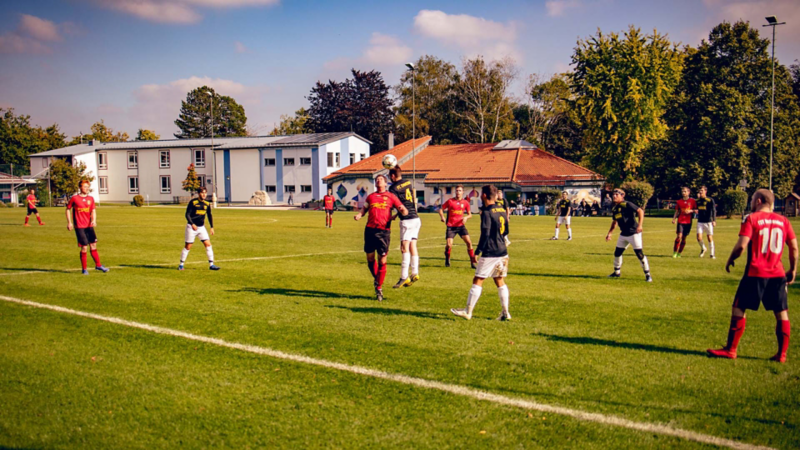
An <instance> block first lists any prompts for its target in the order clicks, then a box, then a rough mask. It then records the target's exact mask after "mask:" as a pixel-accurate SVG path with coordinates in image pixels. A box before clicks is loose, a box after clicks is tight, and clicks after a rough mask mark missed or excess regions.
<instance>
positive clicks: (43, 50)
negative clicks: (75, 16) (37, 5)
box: [0, 14, 82, 55]
mask: <svg viewBox="0 0 800 450" xmlns="http://www.w3.org/2000/svg"><path fill="white" fill-rule="evenodd" d="M81 30H82V28H81V27H80V26H78V25H77V24H75V23H73V22H64V23H62V24H60V25H58V24H56V23H55V22H53V21H51V20H47V19H42V18H41V17H36V16H32V15H30V14H20V20H19V25H17V29H16V30H14V31H7V32H5V33H3V34H0V53H19V54H30V55H49V54H51V53H53V49H52V48H50V46H49V45H50V44H52V43H55V42H60V41H63V40H64V38H63V36H62V34H61V33H62V32H63V33H65V34H69V35H75V34H80V33H81Z"/></svg>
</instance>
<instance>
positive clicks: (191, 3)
mask: <svg viewBox="0 0 800 450" xmlns="http://www.w3.org/2000/svg"><path fill="white" fill-rule="evenodd" d="M94 1H95V3H97V4H98V5H100V6H102V7H104V8H109V9H114V10H117V11H121V12H124V13H127V14H130V15H132V16H135V17H138V18H140V19H144V20H149V21H151V22H158V23H174V24H193V23H198V22H200V21H201V20H202V19H203V16H202V15H201V14H200V12H198V9H199V8H217V9H223V8H243V7H258V6H273V5H277V4H278V3H280V0H94Z"/></svg>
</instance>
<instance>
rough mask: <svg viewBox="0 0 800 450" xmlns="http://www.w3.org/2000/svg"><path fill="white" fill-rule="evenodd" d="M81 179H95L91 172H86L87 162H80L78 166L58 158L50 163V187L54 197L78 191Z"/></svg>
mask: <svg viewBox="0 0 800 450" xmlns="http://www.w3.org/2000/svg"><path fill="white" fill-rule="evenodd" d="M81 180H88V181H90V182H91V181H94V177H93V176H92V175H91V174H88V173H86V164H84V163H79V164H78V165H77V166H73V165H72V164H70V163H68V162H66V161H65V160H63V159H60V158H56V159H54V160H53V162H52V163H51V164H50V187H51V189H52V194H53V197H55V198H59V197H65V196H68V195H73V194H75V193H76V192H78V186H79V185H80V182H81Z"/></svg>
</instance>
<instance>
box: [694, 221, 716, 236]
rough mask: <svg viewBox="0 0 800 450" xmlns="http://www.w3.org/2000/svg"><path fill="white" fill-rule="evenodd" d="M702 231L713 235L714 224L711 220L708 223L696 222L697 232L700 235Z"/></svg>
mask: <svg viewBox="0 0 800 450" xmlns="http://www.w3.org/2000/svg"><path fill="white" fill-rule="evenodd" d="M703 233H705V234H707V235H709V236H713V235H714V225H712V224H711V222H708V223H700V222H698V223H697V234H700V235H702V234H703Z"/></svg>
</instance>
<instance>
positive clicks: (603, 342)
mask: <svg viewBox="0 0 800 450" xmlns="http://www.w3.org/2000/svg"><path fill="white" fill-rule="evenodd" d="M533 335H534V336H541V337H543V338H545V339H549V340H551V341H557V342H567V343H570V344H581V345H599V346H604V347H617V348H625V349H628V350H644V351H648V352H659V353H671V354H676V355H689V356H702V357H704V358H708V357H709V356H708V354H707V353H706V352H704V351H701V350H686V349H682V348H675V347H661V346H658V345H652V344H638V343H635V342H619V341H612V340H610V339H598V338H593V337H585V336H558V335H555V334H546V333H533ZM739 358H741V359H760V358H756V357H753V356H739Z"/></svg>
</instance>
